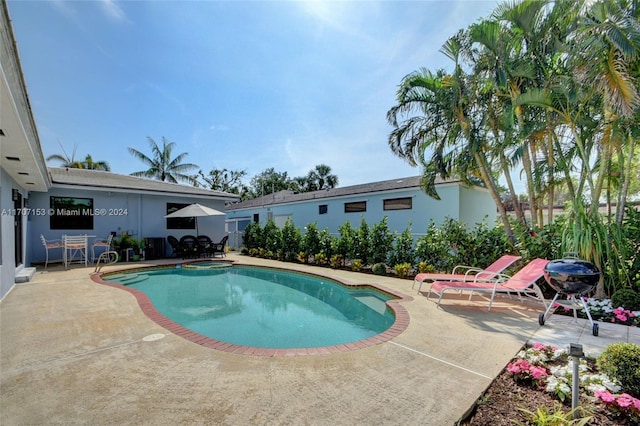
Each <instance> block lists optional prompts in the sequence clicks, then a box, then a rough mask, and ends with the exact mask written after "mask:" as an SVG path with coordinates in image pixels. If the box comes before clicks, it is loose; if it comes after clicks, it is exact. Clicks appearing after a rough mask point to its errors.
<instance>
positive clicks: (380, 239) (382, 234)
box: [369, 216, 394, 263]
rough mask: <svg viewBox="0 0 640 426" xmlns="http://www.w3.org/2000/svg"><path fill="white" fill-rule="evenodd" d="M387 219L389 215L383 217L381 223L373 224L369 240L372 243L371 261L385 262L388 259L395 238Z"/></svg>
mask: <svg viewBox="0 0 640 426" xmlns="http://www.w3.org/2000/svg"><path fill="white" fill-rule="evenodd" d="M387 221H388V217H387V216H385V217H383V218H382V220H381V221H380V222H379V223H377V224H375V225H373V229H372V230H371V236H370V240H369V241H370V244H371V245H370V247H371V263H383V262H386V261H387V256H388V254H389V251H390V250H391V246H392V244H393V240H394V236H393V234H392V233H391V231H390V230H389V225H388V224H387Z"/></svg>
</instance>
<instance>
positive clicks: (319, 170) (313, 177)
mask: <svg viewBox="0 0 640 426" xmlns="http://www.w3.org/2000/svg"><path fill="white" fill-rule="evenodd" d="M306 180H307V186H308V187H309V191H320V190H323V189H333V188H335V187H336V186H338V176H336V175H332V174H331V167H329V166H327V165H326V164H318V165H317V166H316V168H315V169H314V170H311V171H310V172H309V174H308V175H307V178H306Z"/></svg>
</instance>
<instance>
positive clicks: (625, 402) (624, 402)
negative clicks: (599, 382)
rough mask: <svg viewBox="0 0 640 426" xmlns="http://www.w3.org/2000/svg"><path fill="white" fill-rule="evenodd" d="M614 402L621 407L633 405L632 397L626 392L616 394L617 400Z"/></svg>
mask: <svg viewBox="0 0 640 426" xmlns="http://www.w3.org/2000/svg"><path fill="white" fill-rule="evenodd" d="M616 403H617V404H618V406H620V407H623V408H626V407H629V406H631V405H633V397H632V396H631V395H629V394H627V393H623V394H622V395H620V396H618V400H617V401H616Z"/></svg>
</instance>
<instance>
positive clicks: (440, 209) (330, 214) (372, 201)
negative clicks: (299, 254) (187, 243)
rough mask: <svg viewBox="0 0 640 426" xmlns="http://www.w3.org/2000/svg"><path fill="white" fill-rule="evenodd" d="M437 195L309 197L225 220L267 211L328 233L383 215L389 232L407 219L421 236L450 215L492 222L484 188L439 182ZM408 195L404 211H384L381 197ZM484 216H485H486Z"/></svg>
mask: <svg viewBox="0 0 640 426" xmlns="http://www.w3.org/2000/svg"><path fill="white" fill-rule="evenodd" d="M438 194H439V195H440V198H441V200H435V199H433V198H431V197H429V196H427V195H426V194H425V193H424V192H423V191H422V190H421V189H419V188H410V189H402V190H394V191H387V192H379V193H369V194H358V195H349V196H344V197H335V198H326V199H313V200H308V201H302V202H296V203H288V204H279V205H269V206H264V207H257V208H252V209H242V210H232V211H227V220H234V219H240V218H247V219H251V220H252V219H253V215H254V214H255V213H258V214H259V215H260V224H261V226H264V225H265V224H266V222H267V220H268V217H269V214H270V213H271V214H272V215H273V218H274V220H275V219H276V218H279V219H280V220H278V221H276V223H279V222H282V218H284V217H285V216H290V217H291V219H292V220H293V223H294V225H295V226H296V227H297V228H299V229H303V228H304V226H306V225H307V224H309V223H314V222H315V223H316V224H317V226H318V229H320V230H322V229H324V228H327V229H328V230H329V232H330V233H332V234H338V229H339V227H340V226H341V225H342V224H344V223H345V222H347V221H349V222H350V223H351V227H353V228H358V227H359V226H360V222H361V220H362V218H363V217H364V219H365V220H366V222H367V224H368V225H369V226H370V227H371V226H373V225H374V224H376V223H379V222H380V221H381V220H382V218H383V217H384V216H387V218H388V219H387V224H388V226H389V229H390V230H391V231H396V232H398V233H401V232H403V231H404V230H405V229H406V228H407V226H408V225H409V223H410V222H411V230H412V233H413V234H414V235H416V236H417V235H422V234H424V233H425V232H426V230H427V227H428V226H429V223H430V221H431V220H433V221H434V222H435V223H436V225H438V224H441V223H442V222H443V221H444V219H445V218H447V217H451V218H453V219H456V220H460V221H463V222H465V223H467V224H469V225H470V226H473V225H474V224H475V223H478V222H482V221H483V220H487V221H488V223H489V225H493V223H494V222H495V218H496V213H495V211H496V208H495V204H494V203H493V200H492V199H491V197H490V196H489V194H488V192H487V191H484V190H482V189H476V188H474V189H467V188H464V187H462V186H460V185H459V184H458V183H452V184H443V185H440V186H438ZM405 197H411V198H412V200H413V201H412V208H411V209H407V210H386V211H385V210H384V207H383V200H385V199H392V198H405ZM357 201H366V202H367V211H366V212H362V213H345V212H344V204H345V203H349V202H357ZM322 204H326V205H327V209H328V211H327V213H326V214H319V213H318V206H320V205H322ZM485 216H487V217H488V218H486V217H485Z"/></svg>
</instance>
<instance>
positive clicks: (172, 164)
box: [129, 136, 198, 184]
mask: <svg viewBox="0 0 640 426" xmlns="http://www.w3.org/2000/svg"><path fill="white" fill-rule="evenodd" d="M147 140H148V142H149V148H150V149H151V156H147V155H146V154H144V153H142V152H140V151H138V150H137V149H135V148H129V153H130V154H131V155H133V156H134V157H135V158H137V159H138V160H140V161H142V162H143V163H144V164H145V165H146V166H148V167H149V168H148V169H147V170H142V171H139V172H133V173H131V176H138V177H146V178H150V179H158V180H161V181H163V182H164V181H167V182H171V183H178V182H186V183H190V184H193V183H194V181H195V180H194V177H193V176H191V175H189V174H188V173H189V172H190V171H193V170H195V169H197V168H198V166H196V165H195V164H191V163H183V160H184V159H185V158H186V156H187V155H188V154H187V153H186V152H183V153H182V154H178V155H177V156H176V157H174V158H172V154H173V149H174V148H175V146H176V143H175V142H170V141H168V140H167V139H166V138H165V137H164V136H163V137H162V146H158V144H157V143H156V141H154V140H153V139H151V138H150V137H147Z"/></svg>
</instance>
